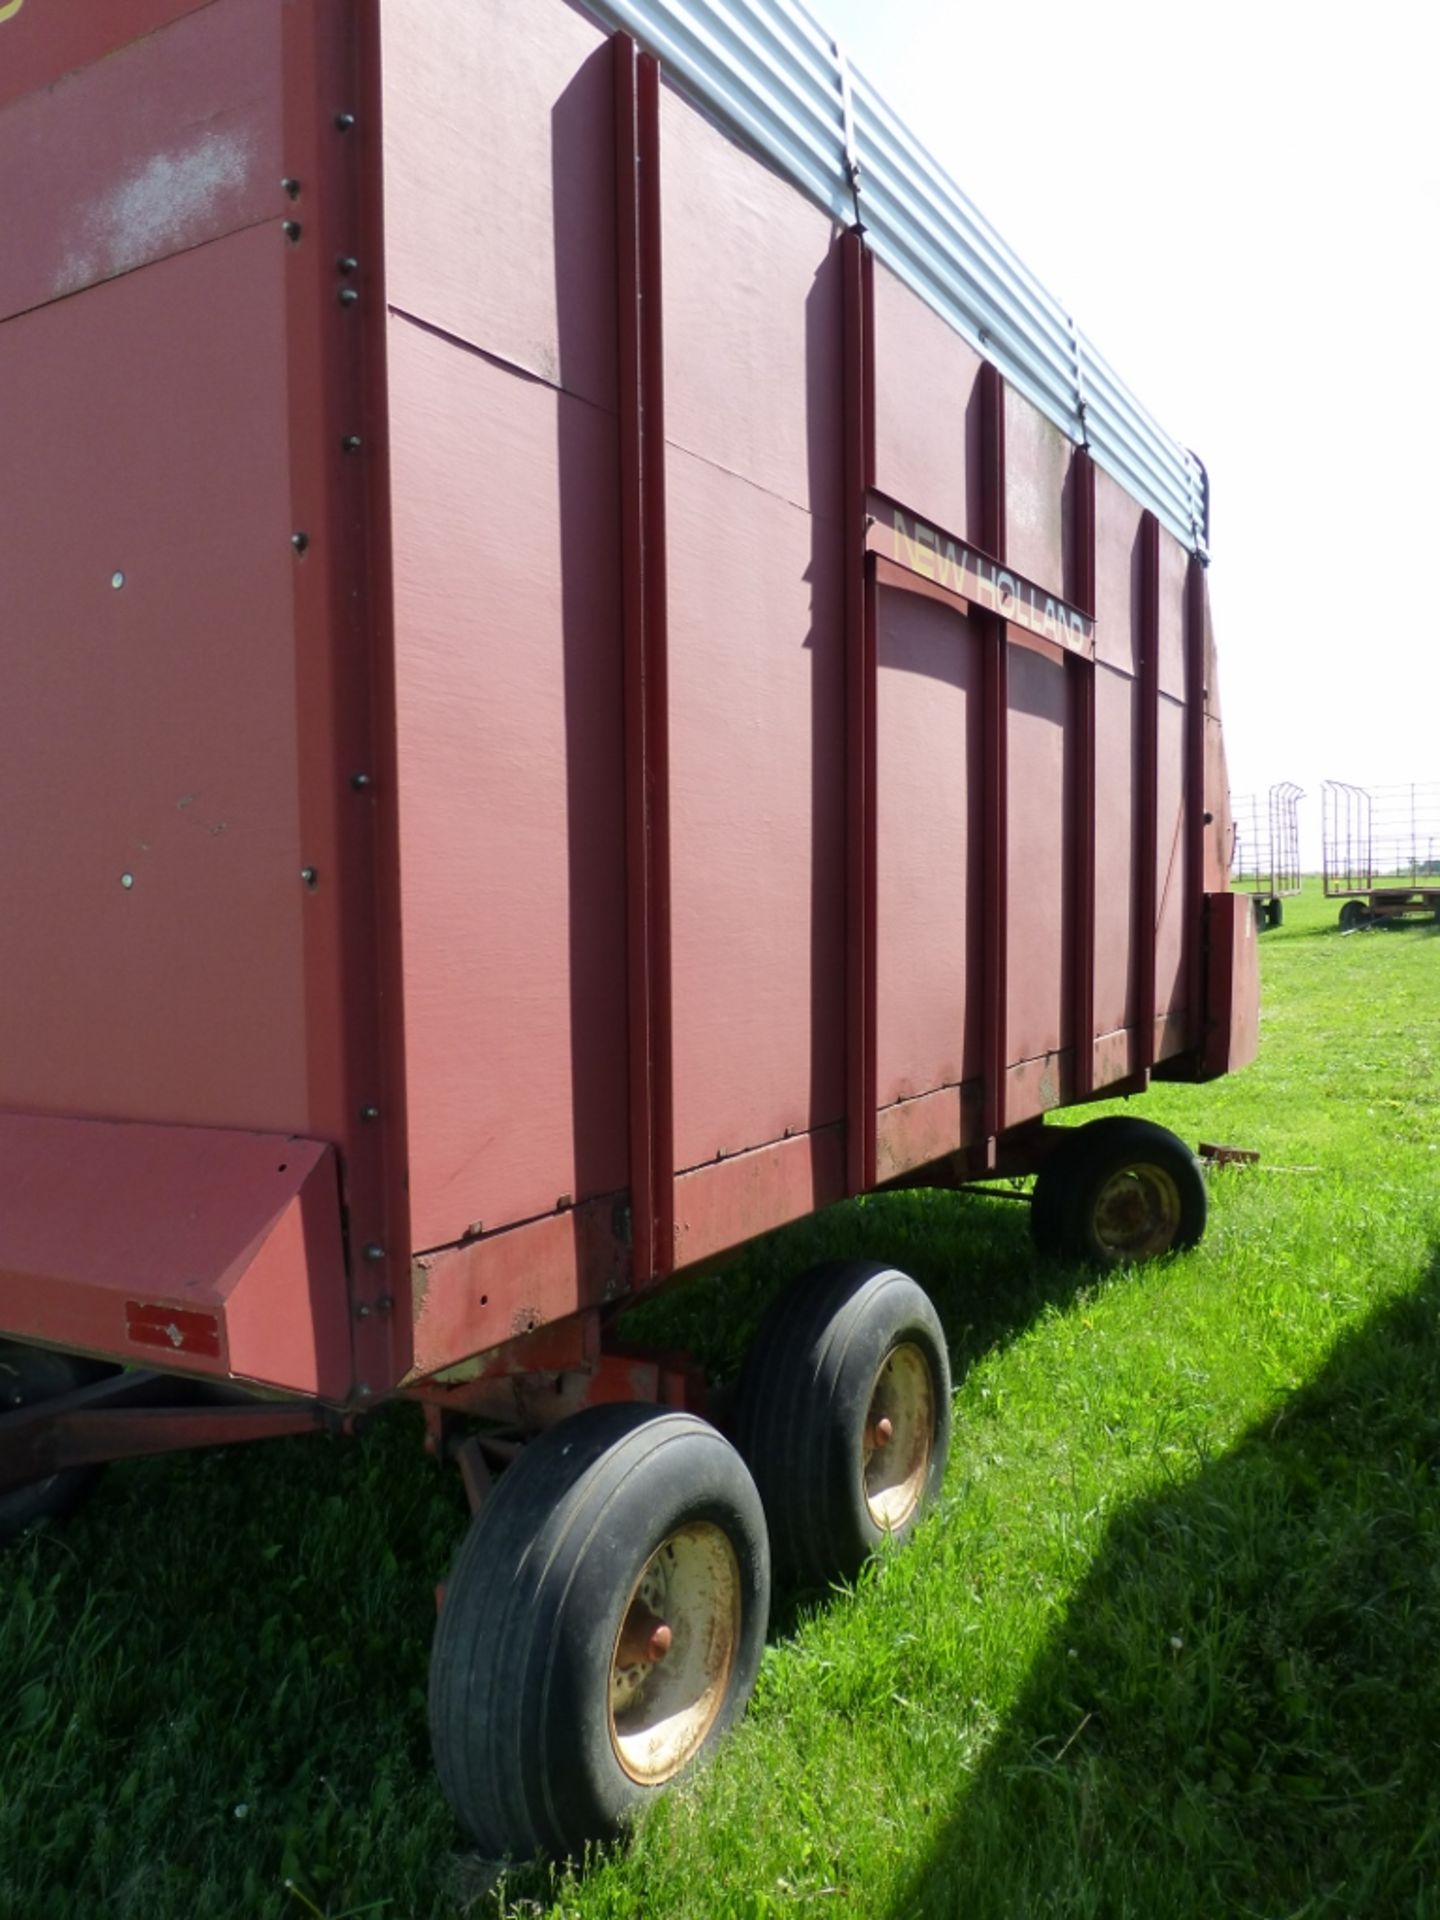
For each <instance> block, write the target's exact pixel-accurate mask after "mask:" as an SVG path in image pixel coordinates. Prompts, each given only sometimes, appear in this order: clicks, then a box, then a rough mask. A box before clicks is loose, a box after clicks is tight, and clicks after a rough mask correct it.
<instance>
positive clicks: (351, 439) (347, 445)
mask: <svg viewBox="0 0 1440 1920" xmlns="http://www.w3.org/2000/svg"><path fill="white" fill-rule="evenodd" d="M364 444H365V443H364V441H363V440H362V439H361V438H360V436H359V434H358V433H347V434H346V435H345V437H344V439H343V440H342V441H341V442H340V451H341V452H342V453H358V452H359V451H360V449H361V447H362V446H364Z"/></svg>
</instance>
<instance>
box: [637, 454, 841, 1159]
mask: <svg viewBox="0 0 1440 1920" xmlns="http://www.w3.org/2000/svg"><path fill="white" fill-rule="evenodd" d="M668 471H669V525H668V536H669V574H670V710H671V718H670V727H671V734H670V742H671V745H670V751H671V767H672V773H671V799H670V806H671V816H670V835H671V848H672V873H671V900H672V928H671V967H672V978H673V981H674V1049H675V1164H676V1167H677V1169H680V1170H682V1171H683V1170H684V1169H685V1168H687V1167H693V1166H698V1165H699V1164H700V1163H701V1162H702V1161H705V1160H713V1159H714V1158H715V1157H716V1155H717V1154H719V1153H736V1152H739V1151H741V1150H743V1149H744V1148H747V1147H753V1146H761V1145H763V1144H764V1143H765V1142H767V1141H770V1140H778V1139H780V1138H782V1137H783V1136H784V1135H785V1134H787V1133H796V1132H803V1131H805V1130H806V1129H807V1128H809V1127H812V1126H823V1125H825V1124H827V1123H828V1122H830V1121H832V1120H836V1119H838V1118H839V1116H840V1114H841V1112H842V1110H843V1106H844V1049H843V1045H842V1036H843V1033H844V1003H843V992H844V969H843V954H844V920H843V911H844V867H843V858H844V835H843V816H842V802H843V794H844V787H843V771H842V769H843V761H842V752H841V749H842V729H843V724H844V707H843V661H842V658H841V621H840V605H839V602H840V592H841V580H840V533H839V529H838V527H837V526H836V525H835V524H834V522H832V521H822V520H818V519H816V518H814V517H813V516H811V515H809V514H805V513H802V512H801V511H800V510H799V509H798V508H796V507H793V506H790V505H789V504H788V503H786V502H784V501H780V500H777V499H776V498H775V497H774V496H773V495H772V494H768V493H766V492H764V491H763V490H762V489H760V488H757V487H755V486H751V485H749V484H747V483H746V482H745V481H743V480H741V479H738V478H736V477H735V476H734V475H733V474H728V473H725V472H722V471H721V470H720V469H719V468H718V467H715V466H712V465H710V464H708V463H707V462H704V461H700V460H697V459H694V458H693V457H691V456H688V455H685V454H682V453H679V452H678V451H675V450H673V449H672V451H671V454H670V460H669V470H668Z"/></svg>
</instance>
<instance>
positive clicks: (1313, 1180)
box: [0, 891, 1440, 1920]
mask: <svg viewBox="0 0 1440 1920" xmlns="http://www.w3.org/2000/svg"><path fill="white" fill-rule="evenodd" d="M1334 918H1335V916H1334V910H1333V905H1332V904H1330V903H1326V902H1323V901H1321V900H1319V899H1318V898H1317V897H1315V894H1314V893H1313V891H1312V892H1311V893H1308V894H1307V896H1306V897H1305V899H1304V900H1302V901H1300V902H1294V903H1289V910H1288V912H1287V916H1286V923H1285V925H1284V926H1283V928H1281V929H1279V930H1278V931H1275V932H1272V933H1268V934H1266V935H1265V936H1264V939H1263V943H1262V954H1263V967H1264V979H1265V1012H1264V1022H1263V1047H1264V1051H1263V1057H1262V1060H1261V1062H1260V1063H1259V1064H1258V1065H1257V1066H1256V1067H1254V1068H1251V1069H1250V1070H1248V1071H1247V1072H1245V1073H1244V1074H1241V1075H1239V1076H1237V1077H1236V1078H1235V1079H1234V1080H1233V1081H1229V1082H1221V1083H1218V1084H1217V1085H1215V1086H1212V1087H1202V1088H1183V1087H1171V1088H1165V1087H1161V1088H1157V1089H1156V1090H1155V1091H1154V1092H1153V1093H1152V1094H1151V1095H1149V1096H1148V1097H1147V1098H1146V1099H1145V1100H1144V1101H1143V1102H1137V1103H1136V1110H1137V1111H1140V1112H1143V1113H1145V1114H1146V1115H1148V1116H1150V1117H1153V1118H1155V1119H1159V1120H1162V1121H1164V1122H1166V1123H1167V1124H1169V1125H1171V1126H1173V1127H1175V1128H1176V1129H1177V1130H1178V1131H1179V1132H1181V1133H1182V1134H1183V1135H1185V1136H1186V1137H1187V1138H1188V1139H1190V1140H1191V1141H1192V1142H1193V1141H1194V1140H1196V1139H1199V1138H1206V1139H1219V1140H1223V1141H1229V1142H1232V1143H1235V1144H1240V1145H1245V1146H1251V1147H1256V1148H1259V1149H1260V1151H1261V1153H1262V1155H1263V1159H1262V1162H1261V1165H1260V1166H1259V1167H1258V1168H1254V1169H1241V1170H1230V1171H1225V1172H1221V1173H1217V1174H1215V1175H1213V1176H1212V1181H1211V1202H1212V1212H1211V1227H1210V1231H1209V1234H1208V1235H1207V1238H1206V1240H1205V1242H1204V1244H1203V1245H1202V1246H1201V1247H1200V1248H1199V1249H1198V1250H1196V1251H1195V1252H1194V1253H1192V1254H1188V1255H1185V1256H1182V1257H1179V1258H1176V1259H1174V1260H1172V1261H1169V1262H1167V1263H1164V1264H1162V1265H1161V1266H1160V1267H1158V1268H1153V1269H1150V1270H1145V1271H1136V1272H1133V1273H1124V1274H1121V1275H1118V1276H1116V1277H1114V1278H1112V1279H1109V1280H1107V1281H1105V1282H1103V1283H1096V1282H1095V1281H1094V1280H1091V1279H1087V1278H1086V1277H1084V1276H1082V1275H1080V1274H1078V1273H1075V1272H1072V1271H1067V1270H1064V1269H1062V1268H1060V1267H1057V1266H1049V1265H1044V1264H1041V1263H1037V1262H1036V1261H1035V1259H1034V1258H1033V1256H1032V1254H1031V1252H1030V1249H1029V1243H1028V1236H1027V1232H1026V1221H1025V1214H1024V1209H1023V1208H1021V1207H1019V1206H1016V1205H1014V1204H1013V1203H1006V1202H1002V1201H999V1200H993V1201H992V1200H985V1199H978V1198H974V1197H969V1196H964V1197H955V1196H945V1195H940V1194H923V1195H907V1196H884V1197H878V1198H874V1199H871V1200H868V1201H864V1202H860V1203H854V1204H851V1205H849V1206H847V1207H844V1208H840V1209H837V1210H835V1211H834V1212H833V1213H832V1214H829V1215H827V1216H825V1217H824V1218H823V1219H822V1220H820V1221H817V1222H814V1223H811V1224H810V1225H807V1226H806V1227H805V1228H803V1229H800V1230H796V1231H794V1232H792V1233H789V1234H785V1235H779V1236H776V1237H775V1238H774V1239H773V1240H771V1241H769V1242H766V1243H765V1244H764V1245H762V1246H761V1247H759V1248H758V1249H756V1250H754V1251H753V1253H752V1254H751V1256H750V1257H749V1258H748V1259H747V1260H746V1262H745V1264H744V1266H743V1267H741V1268H739V1269H737V1270H736V1271H735V1272H732V1273H731V1274H728V1275H726V1276H723V1277H719V1278H716V1279H713V1280H706V1281H702V1282H697V1283H695V1285H694V1286H692V1287H691V1288H690V1289H688V1290H687V1291H686V1293H685V1294H684V1296H676V1297H675V1298H673V1299H671V1300H664V1301H660V1302H656V1303H654V1305H653V1306H652V1307H650V1308H649V1309H647V1310H646V1311H647V1313H648V1314H649V1315H650V1316H652V1317H654V1318H657V1319H660V1320H663V1322H664V1324H665V1327H666V1330H667V1332H668V1333H669V1334H671V1335H672V1336H673V1334H674V1333H675V1331H676V1330H677V1325H678V1324H679V1323H682V1322H683V1325H684V1329H685V1332H686V1335H687V1337H688V1338H689V1339H690V1341H691V1342H692V1344H693V1345H695V1347H696V1348H697V1349H698V1350H699V1351H701V1352H702V1353H703V1354H705V1356H706V1357H707V1358H708V1359H710V1360H711V1361H712V1363H713V1364H714V1365H715V1366H716V1367H717V1368H719V1369H721V1370H724V1369H726V1368H733V1365H734V1363H735V1361H736V1359H737V1358H738V1355H739V1353H740V1351H741V1349H742V1347H743V1342H744V1338H745V1335H746V1332H747V1329H748V1328H749V1327H750V1326H751V1325H753V1323H754V1320H755V1318H756V1316H757V1315H758V1313H759V1311H760V1310H761V1308H762V1307H763V1305H764V1302H765V1300H766V1299H767V1298H768V1297H769V1295H770V1293H771V1292H772V1291H773V1289H774V1288H775V1286H777V1285H778V1284H779V1283H780V1282H781V1280H782V1279H783V1278H784V1277H785V1276H787V1275H788V1274H790V1273H793V1272H795V1271H797V1270H798V1269H799V1268H800V1267H802V1266H804V1265H807V1264H808V1263H809V1262H810V1261H811V1260H813V1259H815V1258H816V1257H818V1256H820V1255H824V1254H829V1253H832V1252H835V1251H841V1250H843V1251H847V1252H853V1253H870V1254H875V1255H883V1256H885V1257H887V1258H893V1259H894V1260H895V1261H896V1262H897V1263H898V1264H900V1265H901V1266H904V1267H907V1268H908V1269H909V1270H910V1271H912V1272H913V1273H914V1274H915V1276H916V1277H917V1278H918V1279H919V1280H921V1281H922V1282H923V1283H924V1284H925V1285H926V1286H927V1287H928V1288H930V1289H931V1291H932V1292H933V1294H934V1297H935V1299H936V1302H937V1304H938V1306H939V1307H940V1310H941V1313H942V1317H943V1318H944V1320H945V1322H946V1326H947V1329H948V1332H949V1336H950V1341H951V1348H952V1355H953V1359H954V1364H955V1378H956V1387H957V1394H956V1408H955V1437H954V1443H953V1449H952V1454H951V1461H950V1471H949V1477H948V1480H947V1483H946V1490H945V1494H944V1498H943V1501H942V1502H941V1504H940V1506H939V1508H938V1509H937V1510H936V1511H935V1512H934V1513H933V1514H932V1515H931V1516H930V1518H929V1519H928V1520H927V1522H926V1523H925V1525H924V1527H923V1529H922V1531H921V1532H920V1534H919V1535H918V1537H917V1539H916V1540H915V1542H914V1544H913V1545H912V1547H911V1548H910V1549H908V1550H907V1551H906V1552H904V1553H901V1554H896V1555H892V1556H889V1557H886V1558H884V1559H882V1560H881V1561H879V1562H877V1563H876V1564H875V1565H873V1566H872V1568H871V1569H869V1570H868V1571H867V1573H866V1575H865V1576H864V1577H863V1578H862V1580H861V1581H860V1582H859V1584H858V1586H857V1587H856V1588H855V1590H853V1591H847V1592H843V1593H832V1594H828V1595H815V1594H810V1595H800V1596H795V1595H789V1596H781V1598H780V1601H779V1604H778V1606H777V1609H776V1615H775V1618H774V1621H773V1625H772V1631H771V1639H770V1646H769V1650H768V1652H767V1655H766V1659H765V1663H764V1667H763V1669H762V1673H761V1680H760V1687H759V1691H758V1694H757V1698H756V1701H755V1704H754V1707H753V1708H752V1711H751V1713H750V1716H749V1718H748V1720H747V1722H746V1723H745V1725H744V1727H743V1728H742V1729H741V1731H740V1732H739V1733H738V1735H736V1736H735V1737H734V1738H733V1739H732V1740H731V1741H730V1742H729V1743H728V1744H727V1745H726V1746H725V1748H724V1749H723V1750H722V1752H721V1753H720V1754H719V1755H718V1757H717V1758H716V1759H715V1761H714V1762H713V1764H711V1765H710V1766H709V1767H708V1768H706V1769H705V1770H704V1771H703V1773H702V1774H701V1776H700V1777H699V1778H698V1779H697V1780H696V1781H695V1782H694V1783H693V1784H691V1785H689V1786H687V1787H686V1788H685V1789H683V1790H682V1791H681V1792H679V1793H677V1794H675V1795H673V1796H672V1797H671V1798H670V1799H669V1800H668V1801H666V1802H664V1803H662V1804H661V1805H660V1806H659V1807H658V1808H657V1809H656V1810H655V1813H654V1814H653V1816H652V1817H650V1818H649V1819H648V1820H646V1821H645V1822H644V1823H643V1824H642V1826H641V1828H640V1830H639V1831H638V1832H637V1833H636V1835H635V1836H634V1837H633V1839H632V1840H631V1841H630V1843H629V1844H628V1845H626V1846H624V1847H621V1848H618V1849H617V1850H615V1851H614V1852H613V1853H611V1854H609V1855H607V1856H605V1857H603V1858H601V1859H598V1860H597V1861H594V1862H591V1863H590V1864H589V1866H588V1870H587V1871H585V1872H580V1871H578V1870H558V1869H546V1868H529V1869H525V1870H521V1871H516V1872H512V1873H510V1874H509V1875H508V1876H506V1877H505V1878H503V1879H501V1880H499V1881H498V1882H497V1881H496V1880H495V1878H494V1875H493V1873H492V1872H491V1871H490V1870H488V1869H487V1868H486V1867H485V1865H484V1863H481V1862H477V1861H474V1860H472V1859H470V1858H468V1857H467V1855H466V1853H465V1850H464V1846H463V1842H462V1840H461V1837H460V1835H459V1834H458V1833H457V1831H456V1829H455V1827H454V1824H453V1822H452V1820H451V1819H450V1817H449V1814H448V1812H447V1810H446V1808H445V1806H444V1804H443V1802H442V1800H441V1798H440V1795H439V1791H438V1789H437V1788H436V1786H435V1785H434V1782H433V1777H432V1774H431V1771H430V1763H429V1753H428V1741H427V1734H426V1727H425V1714H424V1686H425V1672H426V1656H427V1649H428V1642H429V1635H430V1629H431V1625H432V1623H433V1598H432V1588H433V1585H434V1582H435V1581H436V1580H437V1579H439V1578H442V1577H443V1575H444V1571H445V1568H446V1565H447V1563H448V1560H449V1558H450V1555H451V1553H452V1552H453V1549H454V1546H455V1544H456V1542H457V1541H458V1539H459V1536H460V1534H461V1531H462V1530H463V1527H464V1524H465V1511H464V1503H463V1498H462V1495H461V1492H460V1488H459V1485H458V1477H457V1476H445V1475H442V1474H440V1473H439V1471H438V1470H437V1469H436V1468H435V1467H434V1466H433V1465H432V1464H431V1463H430V1462H429V1461H428V1460H427V1459H426V1457H425V1456H424V1455H423V1453H422V1452H421V1449H420V1445H419V1438H420V1426H419V1419H418V1416H417V1415H415V1414H414V1412H413V1411H412V1410H410V1409H405V1408H399V1409H394V1410H392V1411H390V1412H387V1413H386V1414H385V1415H384V1416H382V1417H381V1418H380V1419H378V1420H377V1421H376V1422H375V1423H374V1425H373V1426H372V1427H371V1429H370V1430H369V1432H368V1433H367V1435H366V1436H365V1437H364V1438H363V1439H362V1440H361V1441H359V1442H355V1443H347V1442H338V1441H337V1442H329V1441H320V1440H310V1441H296V1442H288V1443H283V1444H273V1445H268V1446H263V1447H257V1448H254V1449H251V1450H248V1451H247V1450H237V1451H235V1452H233V1453H230V1454H213V1455H197V1456H194V1457H192V1458H186V1459H180V1460H176V1461H169V1462H149V1463H141V1464H134V1465H130V1466H127V1467H122V1468H118V1469H115V1470H112V1471H111V1472H110V1473H109V1474H108V1475H107V1477H106V1480H105V1482H104V1484H103V1485H102V1487H101V1489H100V1491H99V1493H98V1494H97V1497H96V1498H95V1500H94V1501H93V1502H92V1504H91V1505H90V1506H89V1508H88V1509H87V1510H86V1511H85V1512H84V1513H83V1514H82V1515H81V1516H79V1517H77V1519H76V1520H74V1521H73V1522H72V1523H71V1524H70V1525H69V1526H68V1527H67V1528H64V1529H53V1528H52V1529H45V1530H42V1531H41V1532H40V1533H39V1534H37V1535H35V1536H32V1537H31V1538H30V1539H29V1540H27V1541H26V1542H25V1543H24V1544H23V1545H22V1547H21V1548H20V1549H19V1550H18V1551H17V1552H15V1553H13V1554H12V1555H11V1556H10V1557H9V1558H8V1559H7V1560H6V1561H4V1562H3V1563H0V1672H3V1675H4V1679H5V1684H4V1687H3V1690H0V1916H3V1920H10V1916H12V1915H13V1916H17V1920H18V1917H19V1916H24V1920H41V1917H42V1916H60V1915H65V1916H69V1915H86V1916H89V1915H92V1914H93V1915H98V1914H104V1915H106V1916H111V1915H113V1916H125V1917H126V1920H130V1917H131V1916H134V1920H141V1917H142V1916H143V1920H170V1917H171V1916H174V1920H182V1917H183V1920H201V1917H202V1916H219V1917H223V1920H231V1916H237V1915H247V1916H248V1915H265V1916H271V1915H273V1916H287V1917H288V1920H302V1916H306V1915H308V1916H311V1920H313V1917H314V1916H316V1915H324V1916H327V1920H338V1917H339V1916H341V1915H351V1916H356V1915H359V1914H370V1915H376V1916H385V1917H386V1920H400V1917H401V1916H405V1917H408V1916H419V1915H431V1914H436V1915H446V1916H449V1915H456V1914H459V1913H463V1912H466V1911H468V1912H471V1913H473V1914H477V1915H479V1914H496V1915H499V1914H506V1913H509V1914H516V1915H518V1914H526V1915H531V1914H534V1915H539V1914H552V1913H553V1914H555V1915H566V1916H570V1915H575V1916H614V1917H615V1920H620V1917H621V1916H637V1917H638V1916H646V1917H647V1920H649V1917H650V1916H663V1915H697V1916H713V1917H714V1920H770V1916H778V1915H781V1914H789V1913H791V1912H792V1911H795V1912H803V1911H806V1910H808V1911H812V1912H815V1913H817V1914H822V1915H827V1916H837V1915H842V1914H843V1915H865V1916H874V1920H891V1917H892V1916H893V1920H902V1917H908V1916H911V1915H922V1914H933V1915H937V1916H939V1915H946V1916H948V1915H952V1914H958V1915H964V1916H966V1917H967V1920H970V1917H971V1916H975V1917H977V1920H978V1917H979V1916H986V1915H997V1916H998V1915H1005V1916H1026V1915H1031V1914H1036V1915H1051V1914H1059V1915H1077V1916H1078V1915H1094V1916H1097V1917H1098V1916H1102V1915H1103V1916H1107V1917H1109V1916H1127V1915H1133V1916H1136V1920H1142V1917H1143V1920H1179V1917H1180V1916H1189V1915H1194V1916H1197V1920H1198V1917H1199V1916H1205V1920H1213V1916H1216V1915H1222V1914H1224V1915H1230V1914H1234V1915H1253V1916H1265V1920H1284V1917H1291V1920H1300V1916H1302V1915H1303V1916H1305V1917H1306V1920H1312V1917H1317V1916H1321V1915H1325V1916H1335V1917H1336V1920H1339V1916H1357V1917H1363V1920H1378V1917H1380V1916H1387V1915H1405V1916H1415V1920H1421V1917H1422V1916H1430V1915H1434V1916H1440V1018H1437V1011H1440V1005H1437V1001H1440V996H1437V985H1440V929H1436V928H1433V927H1416V928H1414V929H1407V930H1404V931H1377V932H1368V931H1367V932H1362V933H1358V934H1354V935H1348V936H1342V935H1340V934H1339V933H1338V932H1337V931H1336V930H1335V927H1334Z"/></svg>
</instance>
